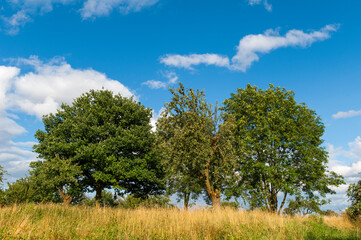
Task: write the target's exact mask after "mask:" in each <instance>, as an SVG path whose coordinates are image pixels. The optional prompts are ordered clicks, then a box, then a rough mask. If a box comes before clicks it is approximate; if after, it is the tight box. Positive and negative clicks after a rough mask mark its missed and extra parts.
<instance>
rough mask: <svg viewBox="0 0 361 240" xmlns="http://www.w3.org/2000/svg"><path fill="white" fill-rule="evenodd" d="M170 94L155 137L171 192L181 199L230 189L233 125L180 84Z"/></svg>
mask: <svg viewBox="0 0 361 240" xmlns="http://www.w3.org/2000/svg"><path fill="white" fill-rule="evenodd" d="M170 91H171V93H172V95H173V96H172V100H171V101H170V102H169V103H166V104H165V108H166V110H165V111H164V112H163V114H162V116H161V117H160V118H159V119H158V122H157V133H158V143H159V148H160V149H161V151H162V152H163V158H164V160H163V165H164V166H165V169H166V171H167V174H168V183H169V184H170V186H171V188H173V189H174V191H176V192H181V193H183V194H184V196H187V194H189V193H193V194H195V195H198V194H199V193H200V192H201V190H202V189H204V190H205V191H206V193H207V194H208V196H209V197H211V194H215V193H216V192H217V193H219V192H222V191H224V190H225V189H227V188H229V189H232V187H233V186H235V184H234V182H235V181H236V177H235V176H236V174H235V172H236V166H235V165H236V161H235V158H234V156H233V148H232V146H231V141H230V134H231V133H232V131H230V129H231V127H232V126H233V125H232V124H231V122H230V121H229V122H228V121H224V119H223V117H222V115H218V107H217V106H215V108H213V107H212V105H210V104H207V102H206V99H205V95H204V92H203V91H199V90H197V91H195V90H193V89H185V88H184V86H183V85H182V84H181V83H180V85H179V88H175V89H170ZM227 194H232V191H227ZM217 198H220V194H217ZM212 202H213V200H212Z"/></svg>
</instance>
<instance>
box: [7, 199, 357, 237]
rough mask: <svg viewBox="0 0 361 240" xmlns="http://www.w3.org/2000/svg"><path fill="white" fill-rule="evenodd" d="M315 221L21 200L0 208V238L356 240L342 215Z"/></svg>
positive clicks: (242, 213)
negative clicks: (329, 238) (31, 202)
mask: <svg viewBox="0 0 361 240" xmlns="http://www.w3.org/2000/svg"><path fill="white" fill-rule="evenodd" d="M320 221H321V220H320V219H316V220H315V219H314V218H303V217H282V216H278V215H275V214H270V213H265V212H260V211H253V212H247V211H236V210H232V209H224V210H220V211H210V210H195V211H188V212H184V211H180V210H178V209H135V210H127V209H120V208H92V207H85V206H71V207H67V208H66V207H62V206H59V205H55V204H41V205H35V204H25V205H14V206H12V207H5V208H2V209H0V239H125V240H127V239H305V238H307V237H309V238H310V239H314V238H312V237H315V235H313V234H315V231H316V230H317V231H319V229H324V230H322V231H321V232H319V233H317V234H318V235H317V236H321V237H322V236H325V238H324V239H328V238H327V236H335V237H338V238H334V239H342V238H340V237H345V238H344V239H358V236H356V235H355V234H354V228H353V225H352V224H351V223H349V222H348V221H347V220H345V219H344V218H334V217H327V218H325V219H324V220H323V221H324V223H323V222H322V221H321V222H320ZM315 224H316V225H317V226H316V225H315ZM320 226H321V227H320ZM317 236H316V237H317ZM346 237H347V238H346ZM316 239H318V237H317V238H316Z"/></svg>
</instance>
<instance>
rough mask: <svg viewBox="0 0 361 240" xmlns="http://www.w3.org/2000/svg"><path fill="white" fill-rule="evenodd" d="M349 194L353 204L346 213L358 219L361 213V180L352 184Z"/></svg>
mask: <svg viewBox="0 0 361 240" xmlns="http://www.w3.org/2000/svg"><path fill="white" fill-rule="evenodd" d="M347 196H348V198H349V200H350V201H351V206H350V207H348V208H347V209H346V213H347V215H348V216H349V217H350V218H351V219H352V220H356V219H358V218H359V216H360V215H361V181H359V182H358V183H357V184H355V183H351V184H350V186H349V187H348V190H347Z"/></svg>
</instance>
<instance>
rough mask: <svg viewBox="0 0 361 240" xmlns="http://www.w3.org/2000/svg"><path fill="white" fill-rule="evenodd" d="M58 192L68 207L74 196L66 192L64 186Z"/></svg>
mask: <svg viewBox="0 0 361 240" xmlns="http://www.w3.org/2000/svg"><path fill="white" fill-rule="evenodd" d="M58 192H59V194H60V196H61V198H62V199H63V204H64V206H66V207H67V206H69V204H70V203H71V200H73V198H72V197H71V196H70V195H68V194H66V193H64V191H63V189H62V188H58Z"/></svg>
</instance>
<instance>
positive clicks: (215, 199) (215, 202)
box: [210, 189, 221, 210]
mask: <svg viewBox="0 0 361 240" xmlns="http://www.w3.org/2000/svg"><path fill="white" fill-rule="evenodd" d="M210 197H211V201H212V207H213V209H214V210H218V209H220V208H221V192H220V191H218V189H216V190H215V191H214V192H211V194H210Z"/></svg>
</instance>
